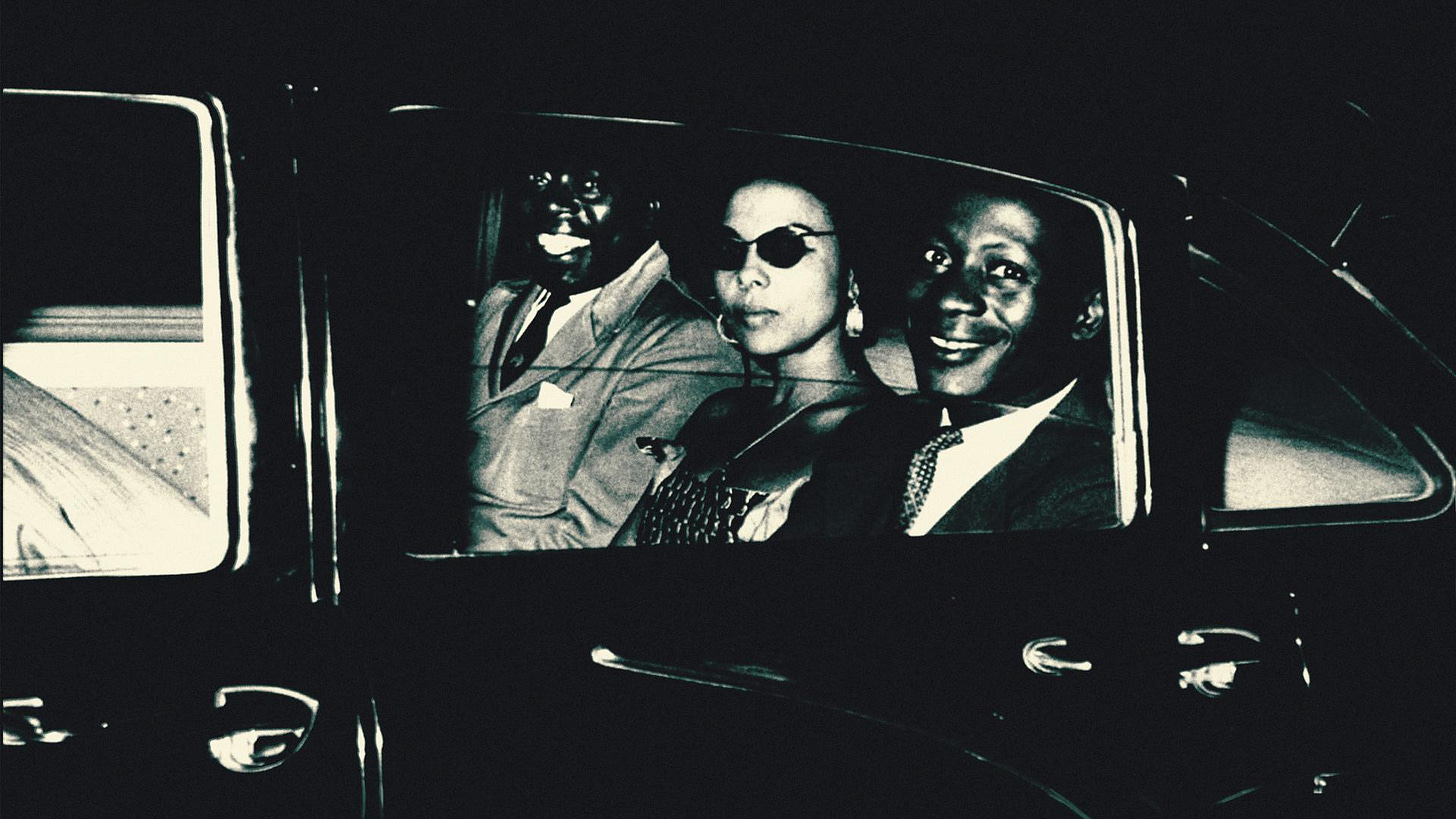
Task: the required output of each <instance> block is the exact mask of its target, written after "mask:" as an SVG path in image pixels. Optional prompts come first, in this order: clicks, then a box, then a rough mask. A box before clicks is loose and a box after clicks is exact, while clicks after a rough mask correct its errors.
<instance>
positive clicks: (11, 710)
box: [4, 697, 75, 745]
mask: <svg viewBox="0 0 1456 819" xmlns="http://www.w3.org/2000/svg"><path fill="white" fill-rule="evenodd" d="M4 706H5V707H4V723H5V744H6V745H36V744H40V745H54V744H56V743H58V742H65V741H66V740H68V739H70V738H71V737H73V736H75V734H72V733H71V732H70V731H67V730H63V729H58V728H53V727H47V726H46V725H45V723H44V721H42V719H41V715H40V714H39V713H37V712H39V711H41V710H42V709H44V708H45V700H42V699H41V698H40V697H14V698H9V699H6V700H5V701H4Z"/></svg>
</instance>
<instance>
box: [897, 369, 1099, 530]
mask: <svg viewBox="0 0 1456 819" xmlns="http://www.w3.org/2000/svg"><path fill="white" fill-rule="evenodd" d="M1076 384H1077V380H1076V379H1075V378H1074V379H1072V381H1071V383H1069V384H1067V386H1065V387H1062V388H1061V389H1060V390H1058V391H1057V392H1056V393H1055V394H1053V395H1051V396H1049V397H1047V398H1044V399H1042V400H1041V401H1038V402H1036V403H1035V404H1032V405H1031V406H1029V407H1024V408H1022V409H1018V410H1015V411H1014V412H1011V413H1008V414H1006V415H1003V416H1001V417H999V418H992V419H990V420H987V421H980V422H978V423H974V424H970V425H968V426H964V427H961V433H962V434H961V442H960V443H959V444H956V445H955V446H951V447H946V448H945V449H943V450H941V451H940V452H939V453H938V454H937V455H936V459H935V478H934V480H932V481H931V484H930V491H929V492H928V493H927V494H926V496H925V504H924V505H923V506H921V507H920V514H919V515H917V516H916V517H915V521H914V522H913V523H912V524H911V525H910V527H909V528H908V529H906V530H905V533H906V534H908V535H923V534H925V533H927V532H929V531H930V530H931V529H932V528H934V526H935V524H937V523H939V522H940V519H941V518H943V517H945V514H946V513H947V512H949V511H950V510H951V507H953V506H955V505H956V503H957V502H959V501H960V499H961V497H962V496H964V495H965V494H966V493H967V492H969V491H970V490H971V488H972V487H974V486H975V485H976V484H977V483H980V481H981V479H982V478H984V477H986V475H987V473H989V472H990V471H991V470H992V469H995V468H996V466H997V465H998V464H1000V463H1001V462H1002V461H1004V460H1006V459H1007V458H1008V457H1010V456H1011V453H1013V452H1015V451H1016V450H1017V449H1020V448H1021V445H1022V444H1024V443H1026V439H1027V438H1029V437H1031V433H1032V431H1033V430H1035V429H1036V428H1037V426H1038V425H1040V424H1041V422H1042V421H1045V420H1046V419H1047V416H1049V415H1051V414H1052V410H1053V409H1055V408H1056V406H1057V405H1058V404H1060V403H1061V402H1062V400H1063V399H1065V398H1066V397H1067V394H1068V393H1070V392H1071V391H1072V387H1074V386H1076ZM940 418H941V426H943V427H949V426H951V422H950V411H949V410H941V416H940Z"/></svg>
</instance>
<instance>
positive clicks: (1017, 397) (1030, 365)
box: [907, 194, 1101, 405]
mask: <svg viewBox="0 0 1456 819" xmlns="http://www.w3.org/2000/svg"><path fill="white" fill-rule="evenodd" d="M1048 228H1049V226H1048V225H1046V224H1044V222H1043V220H1042V219H1041V218H1040V217H1039V216H1037V214H1036V213H1034V212H1033V211H1032V210H1031V208H1029V207H1028V206H1027V205H1026V203H1024V202H1022V201H1019V200H1016V199H1008V198H1000V197H989V196H985V195H981V194H970V195H966V196H963V197H961V198H960V199H958V200H956V201H955V202H953V203H952V204H951V206H950V207H949V208H948V209H947V211H946V214H945V216H944V218H943V219H942V221H941V223H940V225H939V226H938V227H937V228H936V229H935V230H934V231H933V233H932V234H931V237H930V238H929V240H927V242H926V243H925V245H924V246H923V247H922V249H921V256H920V258H919V259H918V260H917V265H918V267H917V270H916V278H915V281H914V284H913V285H912V287H911V289H910V292H909V294H908V299H909V302H910V323H909V332H908V334H907V339H908V341H909V344H910V350H911V353H912V354H913V355H914V358H915V368H916V376H917V378H918V380H919V382H920V386H921V389H923V390H925V391H928V392H934V393H938V394H940V395H944V396H955V397H976V398H979V399H981V400H986V401H995V402H1000V403H1006V404H1017V405H1025V404H1028V403H1031V402H1033V401H1035V400H1037V399H1039V398H1041V397H1043V394H1050V392H1051V391H1054V390H1056V389H1058V388H1060V387H1061V386H1063V385H1064V384H1065V383H1066V382H1067V380H1070V378H1071V374H1070V373H1069V372H1067V369H1068V362H1069V359H1070V356H1069V355H1068V354H1067V353H1068V352H1069V349H1068V348H1069V346H1070V345H1069V342H1070V341H1073V340H1079V339H1080V338H1081V337H1083V336H1087V337H1090V335H1089V334H1088V332H1087V330H1088V325H1087V324H1085V323H1082V324H1080V325H1079V323H1078V322H1079V319H1077V317H1076V316H1075V315H1074V311H1073V310H1071V309H1068V307H1067V301H1066V300H1065V299H1060V298H1058V297H1059V296H1061V295H1063V293H1062V292H1060V291H1066V290H1069V289H1071V288H1070V286H1069V285H1070V284H1071V282H1070V281H1068V280H1066V279H1067V277H1068V276H1069V275H1070V274H1069V273H1068V272H1067V271H1064V270H1058V269H1056V265H1055V264H1051V265H1050V267H1051V268H1052V269H1051V270H1048V266H1049V262H1050V260H1049V258H1048V251H1049V247H1048V241H1047V231H1048ZM1058 276H1060V277H1062V279H1061V280H1058V279H1057V277H1058ZM1053 288H1056V290H1055V291H1054V290H1053ZM1100 307H1101V301H1100V298H1099V299H1097V301H1096V308H1097V310H1098V313H1097V315H1096V316H1095V324H1094V325H1092V326H1091V327H1090V329H1091V334H1095V332H1096V329H1097V328H1098V327H1100V322H1101V313H1100Z"/></svg>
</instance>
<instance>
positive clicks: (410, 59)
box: [0, 0, 1456, 360]
mask: <svg viewBox="0 0 1456 819" xmlns="http://www.w3.org/2000/svg"><path fill="white" fill-rule="evenodd" d="M604 6H605V4H576V3H555V4H550V3H531V4H523V3H470V4H465V3H423V4H407V5H406V4H398V7H391V6H386V5H383V4H380V5H370V4H365V3H337V2H325V3H302V2H299V3H282V2H272V0H269V1H268V2H257V3H238V4H205V3H186V4H183V3H170V2H162V3H106V4H101V3H74V2H72V3H67V2H45V3H41V2H31V0H26V2H18V1H17V0H6V2H4V3H3V5H0V31H3V35H0V36H3V50H0V54H3V62H0V70H3V79H4V83H5V85H7V86H9V87H26V86H32V85H33V86H40V87H75V88H87V89H93V90H117V91H136V90H149V89H156V90H174V91H175V90H198V89H203V90H206V89H211V90H218V89H219V88H221V87H226V86H233V85H236V84H239V83H244V84H254V85H257V84H262V83H282V82H291V83H294V84H296V85H300V86H304V87H307V86H319V87H320V88H321V89H323V90H324V91H325V92H330V93H338V94H345V95H352V96H355V97H359V98H361V99H362V98H364V97H371V96H372V97H375V98H377V99H378V100H379V101H380V102H383V103H386V104H395V103H399V102H421V103H444V104H467V105H471V106H485V107H494V108H503V109H526V110H555V111H567V112H582V113H594V114H603V115H618V116H636V117H647V118H656V119H669V120H684V121H689V122H702V123H721V124H731V125H735V126H740V127H750V128H760V129H764V130H770V131H780V132H793V133H805V134H811V135H821V136H830V137H833V138H837V139H845V140H850V141H862V142H866V143H871V144H881V145H889V146H892V147H897V148H904V149H910V150H921V151H925V152H927V153H932V154H936V155H941V156H947V157H950V158H958V159H967V160H970V161H976V159H977V157H976V156H967V155H966V154H967V153H968V151H967V149H966V147H965V146H966V145H967V144H974V143H975V142H976V141H977V135H978V134H980V133H982V132H985V131H995V132H997V133H999V134H1001V135H1002V136H1004V135H1006V134H1008V133H1011V134H1015V133H1019V132H1023V131H1024V132H1025V134H1026V140H1027V141H1028V142H1035V143H1039V144H1041V145H1042V146H1044V148H1046V147H1049V148H1050V150H1051V151H1052V152H1075V153H1077V154H1080V155H1082V156H1084V157H1085V158H1086V159H1087V161H1088V162H1091V163H1097V162H1101V161H1103V159H1104V157H1105V158H1106V161H1107V162H1114V161H1118V162H1132V163H1134V164H1136V165H1137V166H1138V167H1141V168H1146V169H1150V170H1154V171H1164V172H1171V173H1177V174H1180V175H1183V176H1186V177H1189V178H1190V179H1192V180H1193V181H1194V184H1197V185H1201V186H1203V187H1206V188H1209V189H1212V190H1215V191H1218V192H1220V193H1222V194H1225V195H1228V196H1230V197H1231V198H1233V199H1235V200H1236V201H1238V202H1240V203H1241V204H1244V205H1246V206H1248V207H1250V208H1251V209H1253V210H1255V211H1256V212H1258V213H1259V214H1261V215H1263V216H1266V217H1267V218H1269V219H1270V221H1272V222H1274V223H1275V224H1277V225H1279V226H1280V227H1281V228H1283V229H1284V230H1286V231H1287V232H1289V233H1290V234H1291V235H1293V236H1295V237H1296V238H1298V239H1299V240H1301V241H1302V242H1304V243H1305V244H1306V245H1308V246H1309V247H1311V248H1314V249H1320V248H1327V247H1328V246H1329V244H1330V242H1331V241H1332V240H1333V239H1334V237H1335V236H1336V234H1338V233H1339V231H1340V228H1341V226H1342V225H1343V224H1344V221H1345V219H1346V217H1347V216H1348V214H1349V213H1350V211H1351V210H1352V209H1353V208H1354V206H1355V205H1356V204H1359V203H1361V202H1363V203H1365V210H1364V216H1365V221H1364V222H1363V223H1362V224H1361V225H1357V230H1356V233H1358V234H1361V235H1359V236H1355V235H1352V236H1349V237H1347V239H1348V240H1350V241H1349V242H1348V246H1349V247H1350V250H1349V251H1348V252H1347V253H1346V252H1344V251H1342V253H1344V254H1345V255H1350V256H1352V258H1339V259H1335V258H1331V261H1332V262H1339V261H1351V262H1352V263H1355V265H1356V272H1357V275H1360V276H1361V277H1362V279H1363V280H1364V281H1365V282H1366V284H1368V285H1369V286H1370V287H1371V288H1372V289H1373V290H1374V292H1375V293H1376V295H1377V296H1378V297H1380V298H1382V299H1384V300H1386V301H1387V302H1389V303H1391V304H1392V306H1393V307H1394V308H1395V309H1396V311H1397V313H1399V314H1400V315H1402V316H1403V317H1404V318H1406V320H1407V321H1408V322H1409V323H1411V324H1413V325H1415V326H1416V327H1417V329H1418V330H1419V331H1420V332H1421V334H1422V335H1424V336H1426V337H1427V340H1428V342H1429V343H1431V344H1433V345H1434V346H1436V347H1437V348H1438V349H1441V350H1442V351H1443V352H1444V353H1445V355H1446V357H1447V358H1448V360H1449V359H1450V357H1451V355H1450V351H1451V349H1452V347H1453V343H1452V342H1450V341H1447V340H1445V339H1444V338H1443V337H1444V336H1450V335H1452V334H1451V333H1450V332H1449V320H1448V317H1449V313H1450V310H1449V308H1450V306H1451V305H1452V304H1453V303H1456V285H1453V278H1452V277H1450V276H1449V275H1448V274H1447V273H1446V272H1445V270H1446V268H1448V267H1449V264H1447V263H1446V252H1447V248H1446V245H1447V240H1446V238H1445V237H1446V234H1447V233H1448V230H1447V228H1446V226H1447V225H1449V224H1451V222H1452V219H1453V218H1456V208H1453V206H1452V197H1451V194H1450V192H1451V190H1452V189H1453V185H1456V173H1453V169H1456V162H1453V161H1452V155H1453V152H1452V149H1453V148H1456V144H1453V142H1456V140H1453V138H1452V133H1453V123H1456V116H1453V114H1456V79H1453V77H1456V57H1453V54H1456V48H1453V47H1452V43H1456V25H1453V12H1452V11H1451V10H1450V9H1449V8H1446V7H1443V6H1444V4H1439V3H1429V2H1428V3H1383V4H1340V5H1339V6H1334V5H1328V6H1326V7H1323V8H1315V7H1310V8H1306V9H1298V10H1296V9H1291V8H1285V7H1280V6H1279V5H1278V4H1268V3H1263V4H1242V3H1206V2H1205V3H1182V4H1179V8H1177V9H1171V10H1164V11H1157V12H1151V11H1150V12H1139V13H1131V12H1127V11H1122V10H1118V9H1116V8H1114V7H1112V6H1111V5H1108V6H1101V5H1098V4H1092V3H1051V2H1022V3H1017V4H1008V3H995V4H992V3H967V2H947V3H909V4H905V3H884V4H881V6H880V7H879V8H850V7H848V6H846V7H841V5H840V4H832V3H823V4H821V5H819V6H817V7H816V6H812V5H806V6H803V7H800V8H796V9H793V10H790V9H783V8H774V7H772V6H770V5H768V4H745V3H732V2H727V3H711V4H706V5H703V6H701V7H700V6H699V5H698V4H685V3H675V4H668V3H655V4H644V3H629V4H613V5H612V6H611V7H610V8H606V7H604ZM179 78H180V84H182V85H183V86H186V85H188V84H191V85H192V86H193V88H191V89H189V88H186V87H183V88H179V87H178V86H179ZM1064 146H1065V147H1064ZM1357 238H1358V239H1359V240H1360V241H1358V242H1357V241H1354V240H1355V239H1357ZM1338 255H1341V254H1339V253H1337V254H1332V256H1338Z"/></svg>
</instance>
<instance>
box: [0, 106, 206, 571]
mask: <svg viewBox="0 0 1456 819" xmlns="http://www.w3.org/2000/svg"><path fill="white" fill-rule="evenodd" d="M4 116H5V139H4V140H3V162H4V167H5V174H4V177H3V186H4V190H3V195H4V201H5V207H4V208H3V211H0V214H3V242H0V252H3V269H4V271H5V272H4V275H5V300H4V343H5V346H4V403H5V408H4V409H5V449H4V452H5V456H4V457H5V471H4V481H5V520H4V529H5V547H4V548H5V553H4V558H5V569H4V573H5V576H6V577H7V578H15V577H35V576H48V575H50V576H53V575H70V574H176V573H187V572H197V571H203V570H206V569H209V568H212V567H213V566H215V565H217V563H218V562H219V560H220V559H221V557H222V552H223V550H224V548H225V545H226V538H225V536H224V533H223V532H222V531H221V530H220V528H219V524H220V522H221V518H220V517H219V518H210V517H209V509H210V508H212V506H213V505H214V503H215V502H216V501H217V500H218V499H219V498H220V497H221V495H220V490H221V489H222V487H221V486H220V485H218V484H217V480H216V478H215V477H214V475H215V474H220V472H221V466H220V460H221V452H222V446H221V443H222V442H221V432H220V427H219V422H220V413H221V403H220V398H221V370H220V361H221V357H220V356H219V355H216V354H215V353H214V354H209V352H208V351H209V350H212V349H215V346H216V344H217V341H216V339H215V337H212V336H210V335H209V333H208V332H207V331H206V330H205V328H204V324H205V321H204V296H203V291H204V286H203V283H204V277H205V276H208V275H212V276H216V275H218V271H217V262H216V260H215V256H214V257H213V258H212V259H209V257H208V256H207V255H206V254H205V253H204V248H208V249H209V250H212V249H213V248H215V247H216V236H215V235H211V236H204V224H205V222H206V220H204V218H203V215H202V214H203V207H204V202H205V201H206V198H207V197H213V196H215V194H214V193H213V191H212V185H213V179H212V178H211V176H210V175H209V174H208V173H207V165H206V163H205V161H204V159H205V155H204V154H203V145H202V142H201V141H200V138H199V119H198V114H197V113H195V112H194V111H192V110H189V109H188V108H187V107H184V106H182V105H178V104H162V103H158V102H143V101H138V100H136V99H135V98H128V97H119V96H74V95H47V94H27V93H24V92H6V94H5V96H4ZM212 252H213V253H214V254H215V250H212ZM211 309H213V310H216V309H217V308H216V306H215V305H212V306H211ZM209 337H212V338H213V340H212V341H211V342H210V343H209V342H208V341H207V340H205V339H207V338H209Z"/></svg>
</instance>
